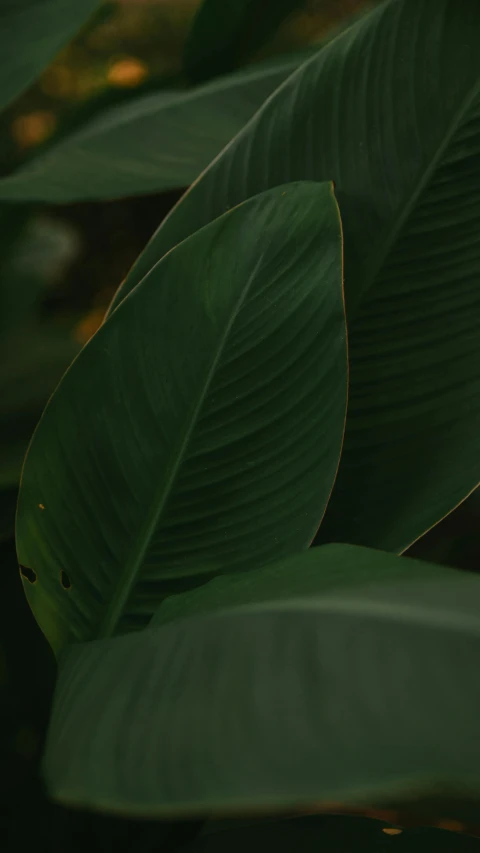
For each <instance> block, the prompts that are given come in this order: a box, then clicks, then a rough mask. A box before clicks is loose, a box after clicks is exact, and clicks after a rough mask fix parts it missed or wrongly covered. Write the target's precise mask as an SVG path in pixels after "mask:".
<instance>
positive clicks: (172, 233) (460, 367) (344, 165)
mask: <svg viewBox="0 0 480 853" xmlns="http://www.w3.org/2000/svg"><path fill="white" fill-rule="evenodd" d="M479 40H480V4H479V3H472V2H471V0H403V2H389V3H386V4H384V5H382V6H380V7H379V8H378V9H377V10H376V11H374V12H372V13H371V14H370V15H369V16H368V17H366V18H364V19H363V20H361V21H360V22H358V23H357V24H355V25H354V26H353V27H351V28H350V29H349V30H347V31H346V32H345V33H344V34H342V35H340V36H338V37H337V38H336V39H335V40H334V41H332V42H330V44H328V45H327V46H326V47H325V48H324V49H323V50H322V51H321V52H320V53H319V54H318V55H317V57H315V58H313V59H311V60H310V61H309V62H307V63H306V64H305V65H304V66H302V68H300V69H299V70H298V71H297V72H296V73H295V74H294V75H293V76H292V77H290V78H289V80H287V81H286V82H285V83H284V84H283V86H282V87H280V88H279V89H278V90H277V92H276V93H275V94H274V95H273V97H272V98H271V99H270V100H269V101H268V102H267V103H266V104H265V105H264V107H263V108H262V110H261V111H260V112H259V113H257V115H256V116H255V117H254V118H253V119H252V120H251V121H250V123H249V124H248V125H247V126H246V127H245V129H244V130H243V131H242V132H241V133H240V134H239V136H238V137H237V138H236V140H235V141H234V142H233V143H232V144H231V145H230V146H229V147H228V148H227V149H225V150H224V151H223V153H222V154H221V156H220V157H219V158H218V159H217V160H216V161H215V162H214V163H213V164H212V165H211V167H210V168H209V169H208V170H207V172H206V173H205V174H204V175H203V176H202V177H201V178H200V180H199V181H198V182H197V183H196V184H194V186H193V187H192V189H191V190H190V191H189V192H188V193H187V194H186V195H185V196H184V198H183V200H182V201H181V202H180V203H179V205H177V207H176V208H175V210H174V211H173V212H172V214H171V215H170V216H169V217H168V219H167V220H166V221H165V223H164V224H163V226H162V227H161V228H160V230H159V231H158V232H157V234H156V235H155V236H154V238H153V239H152V241H151V242H150V244H149V246H148V247H147V249H146V251H145V252H144V254H143V255H142V257H141V258H140V259H139V261H138V262H137V264H136V266H135V267H134V268H133V270H132V272H131V274H130V276H129V277H128V279H127V282H126V284H125V286H124V287H123V288H122V289H121V290H120V291H119V293H118V294H117V297H116V299H115V300H114V303H113V306H112V307H113V308H115V307H116V305H118V303H119V301H120V300H121V298H122V297H123V296H124V295H125V293H127V292H128V290H129V289H130V288H131V287H133V286H134V285H135V284H136V283H137V282H138V281H139V280H140V279H141V278H142V277H143V276H144V275H145V273H146V272H147V271H148V270H149V269H150V267H151V266H152V265H153V263H155V262H156V261H157V260H158V258H159V257H161V256H162V255H163V254H164V253H165V252H166V251H167V250H168V249H169V248H170V247H171V246H172V245H175V244H176V243H178V241H179V240H182V239H184V237H185V236H187V235H188V234H190V233H192V231H194V230H195V229H197V228H199V227H200V226H201V225H204V224H205V223H206V222H208V221H210V219H212V218H213V217H215V216H217V215H218V214H219V213H220V212H221V211H223V210H225V208H226V207H227V206H229V205H234V204H237V203H238V202H240V201H242V200H243V199H245V198H247V197H248V196H250V195H252V194H254V193H257V192H259V191H260V190H264V189H266V188H267V187H271V186H275V185H276V184H278V183H282V182H283V181H285V180H296V179H305V178H310V179H311V178H313V179H315V180H323V179H327V178H328V179H333V180H334V181H335V182H336V189H337V193H338V199H339V204H340V209H341V213H342V219H343V223H344V234H345V287H346V298H347V313H348V315H349V338H350V363H351V371H350V387H351V391H350V402H349V413H348V422H347V430H346V437H345V447H344V452H343V456H342V462H341V466H340V471H339V476H338V480H337V482H336V485H335V490H334V493H333V496H332V501H331V503H330V506H329V508H328V511H327V515H326V518H325V522H324V526H323V529H322V531H321V538H322V541H350V542H356V543H359V544H366V545H375V546H376V547H384V548H386V549H391V550H395V551H397V550H402V549H404V548H405V547H406V546H407V545H409V544H410V543H411V542H412V541H413V540H414V539H415V538H417V537H418V536H419V535H420V534H421V533H423V532H424V531H425V530H426V529H427V528H428V527H430V526H431V525H432V524H434V523H435V522H436V521H437V520H438V519H439V518H440V517H442V516H443V515H445V514H446V513H447V512H449V511H450V510H451V509H452V508H453V507H454V506H455V505H456V504H457V503H458V502H459V501H460V500H461V499H463V498H464V497H465V495H466V494H467V493H468V492H469V491H470V490H471V489H472V488H473V487H474V486H475V485H476V484H477V483H478V482H479V481H480V452H479V450H480V448H479V436H480V369H479V365H480V336H479V335H478V324H479V317H480V289H479V287H478V281H479V279H480V243H479V241H478V239H477V232H478V221H479V217H480V133H479V126H480V125H479V121H480V52H479V51H478V49H477V43H478V42H479Z"/></svg>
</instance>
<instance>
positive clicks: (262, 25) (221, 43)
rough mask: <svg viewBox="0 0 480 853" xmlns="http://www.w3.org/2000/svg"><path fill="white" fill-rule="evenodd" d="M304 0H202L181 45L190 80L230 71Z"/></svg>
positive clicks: (200, 80)
mask: <svg viewBox="0 0 480 853" xmlns="http://www.w3.org/2000/svg"><path fill="white" fill-rule="evenodd" d="M305 2H306V0H261V2H260V3H258V2H257V0H231V2H229V3H225V2H224V0H203V3H201V5H200V7H199V9H198V11H197V13H196V15H195V18H194V20H193V25H192V29H191V30H190V34H189V37H188V39H187V44H186V47H185V58H184V65H185V70H186V72H187V74H188V76H189V78H190V79H191V80H193V81H194V82H196V83H198V82H202V81H203V80H207V79H208V78H209V77H215V76H216V75H218V74H225V73H226V72H228V71H232V70H233V69H234V68H235V67H236V66H237V65H239V64H240V63H241V62H242V61H245V59H246V58H247V57H248V56H250V55H252V53H254V52H255V51H256V50H257V49H258V48H260V47H261V46H262V44H263V42H264V41H266V40H267V39H268V37H269V36H270V35H271V34H272V33H274V32H275V30H276V29H277V28H278V27H279V25H280V24H281V23H282V21H283V20H284V19H285V18H287V17H288V15H289V14H290V13H291V12H293V11H295V9H297V8H299V7H301V6H304V5H305Z"/></svg>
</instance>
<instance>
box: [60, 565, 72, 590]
mask: <svg viewBox="0 0 480 853" xmlns="http://www.w3.org/2000/svg"><path fill="white" fill-rule="evenodd" d="M60 580H61V582H62V586H63V588H64V589H70V587H71V585H72V582H71V580H70V578H69V577H68V575H67V573H66V572H64V571H63V569H62V571H61V572H60Z"/></svg>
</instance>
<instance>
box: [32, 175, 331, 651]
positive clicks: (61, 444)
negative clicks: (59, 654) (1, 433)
mask: <svg viewBox="0 0 480 853" xmlns="http://www.w3.org/2000/svg"><path fill="white" fill-rule="evenodd" d="M345 406H346V332H345V317H344V306H343V291H342V257H341V227H340V220H339V216H338V208H337V206H336V202H335V199H334V196H333V191H332V188H331V186H330V185H327V184H324V185H318V184H313V183H310V184H308V183H307V184H296V185H288V186H285V187H279V188H277V189H276V190H274V191H271V192H269V193H266V194H264V195H262V196H259V197H257V198H255V199H251V200H250V201H249V202H247V203H246V204H245V205H242V206H240V207H239V208H236V209H235V210H232V211H231V212H229V213H228V214H226V215H224V216H223V217H220V218H219V219H217V220H216V221H215V222H213V223H212V224H211V225H210V226H208V228H206V229H205V230H203V231H199V232H197V233H196V234H195V235H193V236H192V237H191V238H190V239H189V240H187V241H185V242H184V243H182V244H181V245H180V246H178V247H177V248H176V249H175V250H174V251H173V252H171V253H170V254H169V255H168V256H166V257H165V258H164V259H163V260H162V261H161V262H160V263H159V264H158V265H157V266H156V267H155V269H153V270H152V273H151V275H150V276H149V277H148V278H147V279H146V280H145V281H144V282H143V283H142V285H141V287H139V288H137V289H136V291H135V293H132V295H131V297H130V298H129V299H128V300H126V301H125V302H124V304H122V307H121V309H119V310H118V312H116V313H115V315H114V316H112V317H111V318H110V320H108V321H107V323H105V324H104V325H103V326H102V327H101V328H100V330H99V331H98V332H97V334H96V335H95V336H94V337H93V338H92V340H91V341H90V342H89V343H88V344H87V346H86V347H85V348H84V350H83V351H82V353H81V354H80V356H79V357H78V358H77V360H76V361H75V362H74V364H73V365H72V367H71V369H70V370H69V371H68V372H67V374H66V376H65V377H64V379H63V381H62V383H61V384H60V386H59V388H58V389H57V391H56V393H55V394H54V395H53V397H52V399H51V400H50V403H49V405H48V407H47V409H46V410H45V413H44V415H43V418H42V420H41V422H40V424H39V426H38V428H37V430H36V433H35V435H34V437H33V440H32V443H31V445H30V450H29V453H28V456H27V461H26V464H25V467H24V471H23V476H22V485H21V490H20V498H19V505H18V515H17V548H18V556H19V562H20V563H21V565H22V566H24V567H26V569H27V571H26V570H25V569H24V577H25V585H26V592H27V595H28V598H29V601H30V604H31V606H32V608H33V610H34V613H35V616H36V618H37V620H38V621H39V623H40V626H41V627H42V629H43V631H44V632H45V633H46V635H47V637H48V638H49V640H50V642H51V644H52V645H53V646H54V647H55V648H58V647H59V646H61V645H62V644H63V643H64V642H65V641H66V640H67V639H72V640H82V639H91V638H94V637H97V636H105V635H107V636H108V635H109V634H111V633H114V632H116V631H120V632H121V631H125V630H130V629H132V628H139V627H143V626H144V625H145V624H147V623H148V621H149V619H150V617H151V615H152V613H153V612H154V611H155V610H156V608H157V607H158V605H159V603H160V602H161V601H162V599H163V598H164V597H165V595H166V594H168V593H169V592H171V591H172V588H173V589H175V585H176V586H177V588H180V589H182V588H183V586H187V588H188V586H192V585H195V584H199V583H202V582H204V581H205V580H207V579H208V578H210V577H211V576H212V575H213V574H216V573H218V572H221V571H226V570H229V571H234V570H241V569H245V568H252V567H253V566H254V565H262V564H264V563H266V562H269V561H272V560H275V559H279V558H280V557H282V556H286V555H287V554H289V553H293V552H295V551H297V550H300V549H302V548H306V547H307V546H308V545H309V544H310V542H311V540H312V538H313V536H314V535H315V531H316V529H317V527H318V524H319V522H320V519H321V516H322V513H323V512H324V509H325V506H326V502H327V500H328V496H329V494H330V490H331V488H332V484H333V480H334V477H335V473H336V469H337V466H338V459H339V454H340V447H341V442H342V436H343V427H344V418H345ZM29 572H34V573H35V574H34V575H33V576H32V575H31V574H29ZM35 577H36V578H37V580H36V582H35V583H30V581H29V578H30V580H32V579H33V580H34V579H35Z"/></svg>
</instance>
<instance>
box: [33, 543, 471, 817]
mask: <svg viewBox="0 0 480 853" xmlns="http://www.w3.org/2000/svg"><path fill="white" fill-rule="evenodd" d="M392 559H393V557H392V555H385V560H386V563H387V565H388V561H391V560H392ZM352 569H353V566H352ZM447 571H448V570H446V569H445V570H443V572H442V574H441V575H440V576H439V577H438V578H437V579H432V578H430V579H429V580H428V581H427V582H423V583H422V582H421V581H420V580H419V579H416V580H413V581H410V582H409V581H403V582H396V583H395V582H393V583H389V584H383V585H377V586H371V587H367V588H353V587H352V588H351V589H346V588H344V589H342V590H338V591H337V592H334V591H331V592H330V593H329V594H326V595H321V594H320V595H316V596H315V595H312V594H310V595H309V596H308V598H301V597H299V598H297V597H295V598H291V599H290V600H288V601H280V602H275V601H270V602H263V603H260V604H251V605H247V606H243V607H237V608H231V609H223V610H219V611H217V612H216V613H213V614H208V615H204V616H199V617H196V618H191V619H180V620H177V621H175V622H172V623H170V624H168V625H164V626H160V627H156V628H154V627H152V628H151V629H149V630H146V631H138V632H135V633H133V634H128V635H125V636H123V637H114V638H109V639H106V640H98V641H94V642H90V643H84V644H77V645H74V646H70V647H68V649H66V650H65V652H64V656H63V657H62V658H61V661H60V672H59V680H58V683H57V692H56V699H55V702H54V707H53V712H52V717H51V725H50V734H49V737H48V740H47V747H46V757H45V763H44V775H45V779H46V782H47V786H48V789H49V792H50V794H51V796H53V797H54V798H55V799H58V800H60V801H61V802H64V803H67V804H70V805H75V806H83V807H86V808H94V809H100V810H103V809H105V810H107V811H116V812H119V813H122V814H131V815H133V814H138V815H145V816H147V815H150V816H153V815H157V816H159V817H163V816H165V817H168V816H170V815H171V816H174V815H181V814H184V815H190V814H192V815H193V814H196V813H214V814H216V815H218V816H221V815H222V814H232V815H233V814H235V813H239V814H245V813H249V811H251V810H253V809H257V810H258V809H260V808H261V809H262V810H263V811H264V812H265V811H267V810H270V811H272V810H275V809H277V810H278V809H280V808H283V809H287V808H289V809H290V808H299V807H303V808H306V807H308V806H310V807H312V804H314V803H316V804H318V808H322V806H323V807H325V808H327V807H330V808H332V803H338V804H342V805H343V807H365V806H368V807H377V808H378V807H382V806H387V805H388V806H390V807H393V806H395V807H396V808H404V809H406V810H409V809H411V808H413V807H414V805H415V804H416V803H418V801H425V800H426V799H428V800H429V801H430V806H429V810H426V813H427V814H430V815H435V816H436V815H438V816H443V817H449V818H457V819H462V818H463V819H464V818H465V812H466V811H467V803H468V806H469V807H470V808H471V809H473V814H474V815H475V817H477V818H478V800H479V796H480V772H479V770H478V767H479V762H480V742H479V739H478V736H477V735H478V708H479V705H480V684H479V680H478V677H477V657H478V653H479V647H480V578H478V577H475V576H472V575H468V574H467V573H465V574H462V573H459V572H453V571H452V572H451V573H450V575H449V576H448V577H447V576H446V572H447ZM319 588H320V589H321V573H319ZM475 803H477V805H476V806H475V805H472V804H475Z"/></svg>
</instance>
